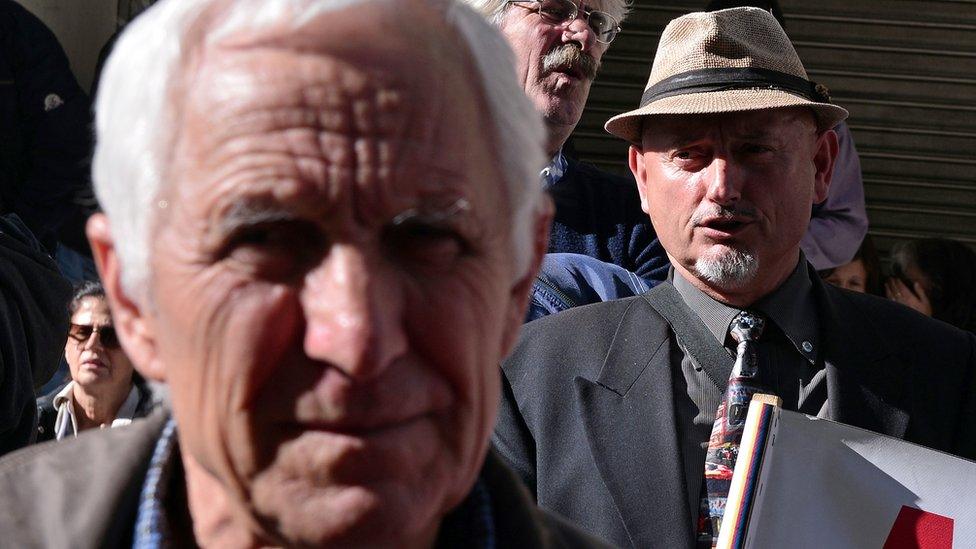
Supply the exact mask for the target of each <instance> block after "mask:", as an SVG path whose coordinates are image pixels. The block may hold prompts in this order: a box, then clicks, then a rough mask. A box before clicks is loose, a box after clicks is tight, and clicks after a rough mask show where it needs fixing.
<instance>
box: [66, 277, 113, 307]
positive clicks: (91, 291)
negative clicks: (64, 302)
mask: <svg viewBox="0 0 976 549" xmlns="http://www.w3.org/2000/svg"><path fill="white" fill-rule="evenodd" d="M87 297H94V298H97V299H103V300H104V299H105V287H104V286H102V283H101V282H98V281H97V280H85V281H83V282H82V283H81V284H78V285H77V286H75V293H74V294H73V295H72V296H71V301H69V302H68V314H70V315H74V314H75V313H76V312H78V307H81V302H82V301H83V300H84V299H85V298H87Z"/></svg>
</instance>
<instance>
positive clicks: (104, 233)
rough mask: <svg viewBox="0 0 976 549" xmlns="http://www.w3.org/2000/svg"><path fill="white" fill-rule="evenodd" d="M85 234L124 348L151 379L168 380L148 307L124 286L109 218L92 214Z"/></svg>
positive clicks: (113, 321)
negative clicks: (157, 349)
mask: <svg viewBox="0 0 976 549" xmlns="http://www.w3.org/2000/svg"><path fill="white" fill-rule="evenodd" d="M85 232H86V233H87V235H88V242H89V243H90V244H91V249H92V254H93V255H94V258H95V266H96V267H98V273H99V275H101V278H102V284H103V285H104V287H105V294H106V296H107V297H108V302H109V306H110V307H111V309H112V324H113V325H114V326H115V331H116V333H118V335H119V339H120V341H121V342H122V347H123V348H124V349H125V352H126V354H127V355H128V356H129V359H131V360H132V363H133V364H134V365H135V367H136V369H137V370H139V373H141V374H142V375H143V376H145V377H146V378H149V379H153V380H156V381H165V380H166V376H165V368H163V366H162V362H161V361H160V360H159V357H158V356H157V354H156V340H155V337H154V335H153V330H152V325H151V317H149V316H147V315H146V313H147V311H146V310H145V309H144V305H140V303H139V301H138V300H136V299H133V297H132V296H130V295H129V294H128V292H127V291H126V289H125V288H123V286H122V272H121V265H120V264H119V256H118V253H117V250H116V249H115V241H114V240H113V238H112V231H111V227H110V226H109V222H108V218H107V217H105V214H101V213H97V214H94V215H92V216H91V217H90V218H89V219H88V224H87V226H86V227H85ZM140 297H143V296H140Z"/></svg>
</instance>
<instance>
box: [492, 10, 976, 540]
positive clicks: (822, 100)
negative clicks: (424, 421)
mask: <svg viewBox="0 0 976 549" xmlns="http://www.w3.org/2000/svg"><path fill="white" fill-rule="evenodd" d="M846 116H847V111H845V110H844V109H842V108H840V107H837V106H834V105H831V104H830V102H829V97H828V96H827V93H826V90H825V89H824V88H823V87H821V86H818V85H816V84H815V83H813V82H810V81H809V80H808V78H807V74H806V72H805V70H804V69H803V66H802V64H801V63H800V60H799V58H798V57H797V55H796V52H795V51H794V49H793V47H792V45H791V44H790V41H789V39H788V38H787V37H786V35H785V34H784V32H783V30H782V29H781V27H780V26H779V25H778V24H777V23H776V21H775V19H774V18H773V17H772V15H770V14H769V13H768V12H765V11H762V10H759V9H755V8H737V9H730V10H721V11H717V12H712V13H693V14H689V15H685V16H683V17H680V18H678V19H675V20H674V21H672V22H671V23H670V24H669V25H668V27H667V28H666V29H665V30H664V33H663V34H662V37H661V42H660V45H659V47H658V50H657V55H656V57H655V59H654V64H653V67H652V69H651V75H650V79H649V81H648V85H647V88H646V91H645V93H644V95H643V97H642V99H641V103H640V106H639V107H638V108H637V109H635V110H633V111H630V112H627V113H624V114H621V115H619V116H616V117H614V118H612V119H611V120H610V121H609V122H608V123H607V130H608V131H609V132H610V133H612V134H614V135H616V136H618V137H621V138H623V139H625V140H627V141H628V142H630V144H631V148H630V152H629V161H630V167H631V169H632V171H633V172H634V176H635V178H636V180H637V185H638V190H639V191H640V195H641V201H642V206H643V208H644V210H645V211H646V212H647V213H648V214H649V215H650V218H651V220H652V222H653V224H654V226H655V229H656V230H657V233H658V235H659V238H660V239H661V242H662V244H663V245H664V248H665V250H666V251H667V253H668V256H669V258H670V260H671V264H672V265H673V270H672V272H671V274H670V277H669V281H668V282H665V283H663V284H661V285H659V286H657V287H655V288H654V289H652V290H650V291H649V292H647V293H645V294H643V295H641V296H637V297H631V298H627V299H623V300H618V301H613V302H607V303H600V304H597V305H593V306H590V307H582V308H577V309H573V310H570V311H566V312H563V313H560V314H558V315H553V316H550V317H546V318H544V319H541V320H538V321H536V322H533V323H530V324H528V325H527V326H525V327H524V329H523V332H522V339H521V341H520V343H519V344H518V345H517V346H516V349H515V351H514V353H513V354H512V355H511V356H510V358H509V359H508V360H507V361H506V362H505V364H504V366H503V370H504V386H503V395H504V402H503V404H502V407H501V412H500V417H499V420H498V424H497V426H496V430H495V435H494V443H495V446H496V448H497V449H498V451H499V452H500V453H501V454H502V455H503V456H504V457H505V458H506V459H507V460H508V461H509V462H510V463H511V464H512V465H513V466H514V467H515V468H516V470H517V471H518V472H519V473H520V474H521V476H522V478H523V479H524V480H525V481H526V482H527V483H528V485H529V486H530V488H531V489H532V490H533V491H534V493H535V495H536V498H537V500H538V502H539V504H540V505H541V506H542V507H545V508H549V509H551V510H555V511H557V512H559V513H561V514H563V515H565V516H567V517H569V518H570V520H572V521H573V522H574V523H576V524H579V525H581V526H582V527H583V528H584V529H587V530H589V531H590V532H592V533H595V534H597V535H599V536H601V537H604V538H606V539H607V540H609V541H611V542H614V543H616V544H619V545H623V546H635V547H668V548H691V547H695V546H698V547H709V546H711V545H712V542H713V539H712V536H713V535H714V534H717V531H716V530H717V528H716V527H717V526H718V525H719V521H720V520H721V512H722V510H723V509H724V498H723V495H722V483H723V482H726V481H727V477H725V476H724V475H726V474H727V473H728V472H729V471H730V470H731V468H732V467H733V466H734V460H735V456H736V452H737V447H738V441H737V440H736V439H735V437H734V436H733V435H734V434H735V433H736V432H737V431H736V430H737V429H740V428H741V423H740V421H741V419H742V417H741V412H742V410H743V407H742V404H743V402H747V400H748V397H749V396H750V395H751V394H752V392H753V391H756V390H762V391H765V392H773V393H775V394H777V395H778V396H779V397H780V398H782V399H783V405H784V407H786V408H789V409H793V410H799V411H801V412H804V413H807V414H811V415H817V416H820V417H825V418H829V419H832V420H835V421H840V422H843V423H847V424H851V425H855V426H858V427H861V428H864V429H868V430H872V431H876V432H880V433H883V434H886V435H889V436H894V437H897V438H901V439H905V440H909V441H912V442H915V443H919V444H923V445H925V446H929V447H932V448H936V449H938V450H942V451H946V452H950V453H953V454H957V455H961V456H964V457H969V458H973V457H976V395H974V391H973V390H972V387H973V384H974V382H976V379H974V376H976V337H974V336H973V335H971V334H966V333H964V332H962V331H960V330H957V329H955V328H952V327H949V326H948V325H945V324H942V323H939V322H933V321H931V320H929V319H927V318H925V317H923V316H921V315H918V314H915V313H914V312H913V311H910V310H908V309H906V308H904V307H899V306H898V305H897V304H894V303H892V302H889V301H886V300H883V299H879V298H874V297H872V296H866V295H862V294H855V293H851V292H848V291H845V290H841V289H838V288H834V287H831V286H829V285H824V284H822V283H821V282H820V280H819V278H818V277H817V276H816V273H815V272H814V271H813V270H812V269H811V268H810V266H809V265H808V263H807V261H806V259H805V258H804V256H803V255H802V253H801V251H800V248H799V242H800V239H801V237H802V236H803V233H804V231H805V230H806V227H807V223H808V221H809V216H810V210H811V205H812V204H813V203H814V202H817V201H818V200H821V199H822V198H823V196H824V195H825V194H826V192H827V190H828V188H829V185H830V178H831V175H830V174H831V169H832V166H833V161H834V157H835V155H836V152H837V138H836V135H835V134H834V132H833V131H832V130H831V129H830V128H831V127H833V126H834V125H836V124H837V123H838V122H839V121H841V120H843V119H844V118H845V117H846ZM738 433H739V436H741V431H738ZM797 474H803V464H802V463H798V464H797ZM725 486H726V489H727V484H726V485H725Z"/></svg>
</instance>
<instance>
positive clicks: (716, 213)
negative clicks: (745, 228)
mask: <svg viewBox="0 0 976 549" xmlns="http://www.w3.org/2000/svg"><path fill="white" fill-rule="evenodd" d="M756 217H757V213H756V208H754V207H752V206H749V205H748V204H743V205H741V206H740V205H735V206H720V205H718V204H714V203H712V204H708V205H707V206H704V207H703V208H701V209H699V210H697V211H696V212H695V213H694V215H692V216H691V224H692V225H701V224H702V223H703V222H704V221H705V220H706V219H716V218H718V219H722V220H725V221H733V220H743V219H745V220H748V221H753V220H755V219H756Z"/></svg>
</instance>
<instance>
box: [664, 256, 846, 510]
mask: <svg viewBox="0 0 976 549" xmlns="http://www.w3.org/2000/svg"><path fill="white" fill-rule="evenodd" d="M672 283H673V284H674V287H675V289H677V290H678V293H679V294H680V295H681V298H682V299H683V300H684V302H685V304H687V305H688V307H689V308H690V309H691V310H692V311H694V312H695V313H696V314H697V315H698V317H699V318H701V321H702V323H704V324H705V327H706V328H708V331H709V332H711V334H712V335H714V336H715V339H716V340H717V341H718V342H719V343H720V344H722V345H723V346H725V348H726V350H727V351H728V352H729V355H730V356H735V352H734V348H735V345H734V342H732V340H731V338H730V337H729V336H728V329H729V324H730V323H731V322H732V319H733V318H735V316H736V315H737V314H739V311H740V310H741V309H738V308H735V307H732V306H729V305H726V304H724V303H720V302H718V301H716V300H714V299H712V298H711V297H709V296H708V295H706V294H705V293H703V292H702V291H701V290H699V289H698V288H696V287H695V286H694V285H692V284H691V283H690V282H689V281H687V280H685V279H684V278H683V277H682V276H681V275H679V274H678V273H677V272H675V274H674V279H673V281H672ZM750 309H751V310H757V311H759V312H761V313H763V314H764V315H766V317H767V319H766V329H765V331H764V333H763V336H762V339H761V340H760V345H761V346H762V352H763V353H764V354H765V355H766V356H767V357H768V361H765V362H764V365H765V364H768V365H770V367H767V368H765V370H766V371H764V372H762V373H761V374H760V377H761V384H762V385H764V386H766V387H769V388H770V389H771V390H772V391H774V392H775V393H776V394H777V395H778V396H779V397H780V398H782V399H783V407H784V408H786V409H788V410H798V411H800V412H803V413H806V414H810V415H818V416H821V417H824V414H825V413H826V409H827V384H826V373H825V370H824V368H823V360H822V358H820V357H819V355H818V350H819V349H820V330H819V322H818V318H817V308H816V303H815V301H814V297H813V293H812V285H811V283H810V279H809V276H808V272H807V261H806V259H805V258H804V257H803V256H802V255H801V257H800V261H799V262H798V263H797V266H796V268H795V269H794V270H793V273H792V274H791V275H790V276H789V278H787V279H786V281H785V282H783V284H782V285H780V287H779V288H777V289H776V290H774V291H773V292H772V293H770V294H768V295H766V296H765V297H763V298H762V299H760V300H759V301H757V302H756V303H755V304H753V305H752V306H751V307H750ZM677 343H678V348H680V349H681V353H682V356H681V357H680V361H681V375H680V376H679V375H676V376H674V384H675V387H674V395H675V399H676V402H675V414H676V416H677V417H676V419H677V423H678V436H679V444H680V446H681V450H682V455H683V461H684V469H685V479H686V484H687V486H688V505H689V508H690V510H691V517H692V521H693V522H694V523H697V519H698V507H699V505H700V497H701V492H700V491H701V482H702V476H703V473H704V468H705V453H706V450H707V448H708V438H709V436H710V435H711V432H712V424H713V423H714V422H715V412H716V410H717V409H718V405H719V403H720V402H721V401H722V396H723V395H722V390H721V389H720V388H719V387H718V386H717V385H715V383H713V382H712V381H711V380H710V379H709V378H708V375H706V373H705V371H704V370H703V369H702V367H701V366H700V365H699V364H697V363H696V361H695V359H694V358H693V357H692V356H691V355H690V354H689V352H688V350H687V348H686V346H685V344H684V343H682V342H681V341H678V342H677ZM677 360H678V357H674V358H673V361H672V363H675V362H677ZM692 527H693V528H694V527H695V524H693V526H692Z"/></svg>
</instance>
